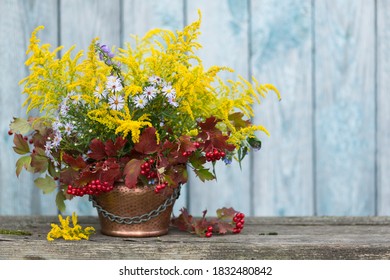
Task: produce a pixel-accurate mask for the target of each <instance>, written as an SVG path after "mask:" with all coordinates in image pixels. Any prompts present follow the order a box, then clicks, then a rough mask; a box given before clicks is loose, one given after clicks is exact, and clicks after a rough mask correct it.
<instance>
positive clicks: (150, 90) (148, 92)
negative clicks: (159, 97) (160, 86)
mask: <svg viewBox="0 0 390 280" xmlns="http://www.w3.org/2000/svg"><path fill="white" fill-rule="evenodd" d="M143 94H144V96H145V97H146V98H147V99H148V100H152V99H153V98H155V97H156V94H157V88H155V87H154V86H148V87H145V88H144V91H143Z"/></svg>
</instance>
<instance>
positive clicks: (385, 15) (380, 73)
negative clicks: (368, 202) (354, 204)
mask: <svg viewBox="0 0 390 280" xmlns="http://www.w3.org/2000/svg"><path fill="white" fill-rule="evenodd" d="M377 3H378V4H377V28H378V30H377V51H378V53H377V61H376V62H377V66H376V67H377V87H378V88H377V89H378V93H377V94H378V95H377V120H376V121H377V132H376V133H377V134H376V135H377V145H378V146H377V166H378V173H377V175H378V177H377V182H378V205H377V207H378V213H377V214H378V215H390V203H389V201H390V179H389V176H388V172H389V170H390V149H389V147H390V134H389V132H388V130H389V124H390V97H389V92H390V79H389V78H390V29H389V28H388V26H389V25H390V3H389V1H383V0H379V1H378V2H377Z"/></svg>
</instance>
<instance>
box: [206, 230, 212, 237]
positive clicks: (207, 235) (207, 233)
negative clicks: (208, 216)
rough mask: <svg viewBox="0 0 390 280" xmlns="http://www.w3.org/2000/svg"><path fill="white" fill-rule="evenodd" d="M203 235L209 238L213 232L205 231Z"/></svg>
mask: <svg viewBox="0 0 390 280" xmlns="http://www.w3.org/2000/svg"><path fill="white" fill-rule="evenodd" d="M205 236H206V237H207V238H210V237H211V236H213V233H212V232H211V231H208V232H206V234H205Z"/></svg>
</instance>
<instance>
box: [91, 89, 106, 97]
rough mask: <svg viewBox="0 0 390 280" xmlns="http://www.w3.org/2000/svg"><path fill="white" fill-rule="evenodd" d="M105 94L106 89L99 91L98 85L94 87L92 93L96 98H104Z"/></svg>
mask: <svg viewBox="0 0 390 280" xmlns="http://www.w3.org/2000/svg"><path fill="white" fill-rule="evenodd" d="M107 94H108V92H107V91H106V90H103V91H101V90H100V88H99V87H96V88H95V91H94V93H93V95H94V96H95V97H96V98H98V99H102V98H106V97H107Z"/></svg>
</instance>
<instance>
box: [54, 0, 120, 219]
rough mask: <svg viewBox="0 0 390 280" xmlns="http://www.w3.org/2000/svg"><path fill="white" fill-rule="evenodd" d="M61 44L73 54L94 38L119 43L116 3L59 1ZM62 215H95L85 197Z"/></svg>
mask: <svg viewBox="0 0 390 280" xmlns="http://www.w3.org/2000/svg"><path fill="white" fill-rule="evenodd" d="M60 17H61V28H60V30H61V45H63V46H65V49H68V48H69V47H71V46H73V45H76V50H75V53H76V51H78V50H81V49H84V50H86V51H87V50H88V47H89V45H90V43H91V41H92V40H93V39H94V38H95V37H99V38H100V40H99V41H100V42H101V43H104V44H107V45H109V46H113V45H115V46H119V44H120V24H121V22H120V1H119V0H114V1H113V0H98V1H93V0H87V1H85V0H84V1H81V0H70V1H69V0H68V1H61V7H60ZM66 207H67V209H66V212H65V214H68V215H69V214H71V213H72V212H73V211H75V212H76V213H77V214H78V215H97V212H96V209H94V208H93V207H92V205H91V203H90V202H89V201H88V198H87V197H86V196H84V197H81V198H80V197H75V198H74V199H72V200H71V201H66Z"/></svg>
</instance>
